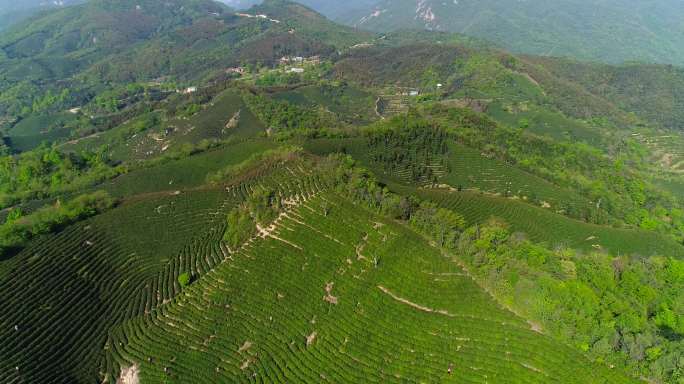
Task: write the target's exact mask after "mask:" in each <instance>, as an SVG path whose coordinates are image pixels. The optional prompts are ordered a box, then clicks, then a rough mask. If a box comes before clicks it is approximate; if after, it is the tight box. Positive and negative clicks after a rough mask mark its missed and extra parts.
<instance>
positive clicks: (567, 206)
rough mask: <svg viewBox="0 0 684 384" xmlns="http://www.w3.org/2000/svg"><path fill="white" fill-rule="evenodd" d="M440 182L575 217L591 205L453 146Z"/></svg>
mask: <svg viewBox="0 0 684 384" xmlns="http://www.w3.org/2000/svg"><path fill="white" fill-rule="evenodd" d="M442 180H443V181H444V182H445V183H447V184H449V185H451V186H452V187H461V188H462V189H477V190H480V191H483V192H489V193H494V194H499V195H503V196H507V197H517V198H519V199H522V200H532V201H534V203H535V204H539V205H540V206H543V207H544V208H547V209H549V210H550V211H552V212H557V213H561V214H567V213H569V212H572V213H579V212H581V211H583V210H585V209H586V208H587V207H589V206H592V205H595V204H594V203H592V202H590V201H589V200H587V199H585V198H583V197H582V196H580V195H578V194H577V193H575V192H573V191H570V190H566V189H563V188H560V187H558V186H556V185H554V184H552V183H550V182H548V181H546V180H544V179H542V178H540V177H537V176H535V175H532V174H529V173H527V172H525V171H522V170H520V169H518V168H515V167H513V166H510V165H507V164H504V163H502V162H500V161H498V160H496V159H492V158H488V157H486V156H485V155H483V154H482V153H481V152H480V151H478V150H476V149H473V148H469V147H466V146H464V145H460V144H456V143H452V144H450V154H449V174H448V175H446V176H445V177H443V178H442Z"/></svg>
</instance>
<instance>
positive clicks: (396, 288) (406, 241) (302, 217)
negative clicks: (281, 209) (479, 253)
mask: <svg viewBox="0 0 684 384" xmlns="http://www.w3.org/2000/svg"><path fill="white" fill-rule="evenodd" d="M326 206H327V207H328V208H329V213H328V214H327V215H326V214H325V212H326ZM288 216H290V217H291V218H284V219H283V220H282V221H281V222H280V223H279V226H282V228H288V229H282V230H278V231H277V235H275V236H274V237H267V238H265V239H263V240H259V241H258V242H256V243H254V244H252V245H251V246H249V247H248V248H246V249H244V250H241V251H239V252H237V253H234V254H233V255H232V259H233V261H231V262H226V263H224V264H221V265H220V266H218V267H217V268H216V269H215V270H214V271H213V272H212V273H211V274H209V275H207V276H206V277H205V278H204V279H202V280H200V281H199V282H198V283H197V284H193V286H192V287H191V288H190V289H189V290H188V291H186V292H185V293H184V294H182V295H180V296H178V297H177V298H176V299H175V300H174V301H173V303H171V304H169V305H168V306H166V307H165V308H164V310H163V311H153V312H152V313H150V314H149V315H145V316H144V317H140V318H138V319H134V320H131V321H129V322H127V323H125V324H124V325H123V326H122V327H120V328H119V329H118V330H117V332H116V333H115V335H116V337H115V339H114V340H113V343H112V344H111V345H112V347H113V350H112V354H113V356H114V357H113V358H114V359H116V360H117V361H118V362H119V363H120V364H121V365H122V366H124V367H127V366H130V365H133V364H137V365H138V366H139V367H140V379H141V380H144V381H146V382H150V383H162V382H165V381H169V380H172V381H184V382H185V381H187V382H197V383H203V382H214V381H225V380H238V381H248V380H250V379H253V378H255V377H256V378H258V379H259V380H262V381H264V382H282V381H298V382H316V383H317V382H320V380H321V375H323V376H324V377H326V378H327V379H328V380H335V381H340V382H364V383H365V382H402V381H405V380H412V381H413V380H415V381H422V380H431V379H436V378H438V379H439V380H440V381H444V382H461V381H465V382H478V381H483V380H511V379H513V380H524V381H526V382H539V383H541V382H545V381H547V379H548V377H549V376H553V377H557V378H562V380H563V382H568V383H572V382H578V383H580V382H581V383H594V382H596V383H598V382H606V381H607V382H611V383H622V382H625V383H627V382H633V381H632V380H629V379H627V378H626V377H624V376H621V375H620V374H619V373H617V372H616V371H614V370H613V371H611V370H609V369H607V368H606V367H603V366H601V365H592V364H590V363H589V362H587V361H584V359H583V358H582V357H581V355H579V354H578V352H575V351H573V350H571V349H568V348H565V347H559V346H558V345H557V344H556V342H555V341H554V340H553V339H550V338H548V337H546V336H543V335H540V334H538V333H535V332H533V331H532V330H530V328H529V326H528V325H527V324H526V323H525V322H524V321H522V320H521V319H519V318H517V317H515V315H513V314H512V313H510V312H508V311H506V310H503V309H501V308H499V307H498V306H497V305H496V304H495V303H494V302H493V301H492V300H491V298H490V297H488V295H487V294H486V293H485V292H483V291H482V290H480V289H479V287H477V286H476V285H475V284H474V283H473V282H472V280H471V279H470V278H468V277H467V276H464V275H463V273H464V272H463V270H462V269H460V268H459V267H458V266H457V265H456V264H454V263H452V262H451V261H450V260H449V259H447V258H444V257H442V256H441V254H440V252H439V251H438V250H437V249H435V248H432V247H430V246H428V245H427V243H426V242H424V241H423V240H422V239H421V238H420V237H419V236H417V235H415V234H414V233H412V232H411V231H409V230H407V229H405V228H403V227H402V226H399V225H397V224H395V223H391V222H388V221H385V220H383V219H381V218H379V217H377V216H375V215H372V214H370V213H368V212H367V211H365V210H363V209H359V208H358V207H357V206H355V205H353V204H351V203H350V202H349V201H347V200H345V199H344V198H343V197H342V196H340V195H336V194H329V193H328V194H324V195H322V196H320V197H316V198H314V199H311V200H309V201H308V202H307V203H306V204H305V205H303V206H301V207H297V208H294V209H292V211H291V213H290V215H288ZM274 265H278V268H273V266H274ZM249 291H254V292H256V291H259V292H260V293H259V294H257V295H251V294H249V295H248V294H244V292H249ZM436 291H438V292H440V294H439V295H431V294H429V293H428V292H436ZM194 307H198V308H203V311H202V313H201V314H199V313H198V312H194V311H189V310H188V308H194ZM409 338H410V340H412V341H411V342H401V340H408V339H409ZM529 345H534V348H533V349H532V351H530V349H529V348H525V347H523V346H529ZM219 351H221V353H218V352H219ZM376 351H377V352H376ZM379 351H382V352H379ZM151 356H154V358H152V359H149V357H151ZM551 356H553V358H552V359H551V358H549V357H551ZM588 366H591V369H589V368H587V367H588ZM449 370H451V371H452V373H451V374H450V373H449V372H448V371H449Z"/></svg>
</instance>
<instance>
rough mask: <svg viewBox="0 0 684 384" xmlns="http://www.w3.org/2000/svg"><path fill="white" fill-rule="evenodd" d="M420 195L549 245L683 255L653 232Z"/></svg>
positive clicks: (452, 195) (484, 200) (472, 199)
mask: <svg viewBox="0 0 684 384" xmlns="http://www.w3.org/2000/svg"><path fill="white" fill-rule="evenodd" d="M418 194H419V196H421V197H422V198H425V199H428V200H430V201H434V202H436V203H437V204H439V205H440V206H442V207H445V208H449V209H451V210H453V211H455V212H458V213H459V214H461V215H463V216H464V217H465V219H466V220H467V221H468V223H469V224H471V225H472V224H478V223H483V222H485V221H487V220H489V219H491V218H499V219H503V220H504V221H505V222H506V223H507V224H509V225H510V226H511V230H512V231H514V232H521V233H524V234H526V235H527V236H528V237H529V238H530V239H531V240H533V241H536V242H542V243H547V244H549V245H551V246H558V245H559V246H568V247H573V248H578V249H582V250H585V251H592V250H602V249H603V250H607V251H610V252H611V253H613V254H616V255H617V254H636V255H640V256H651V255H670V256H677V257H684V247H682V246H681V245H680V244H678V243H677V242H675V241H674V240H671V239H668V238H666V237H664V236H660V235H658V234H656V233H653V232H649V231H641V230H631V229H616V228H611V227H608V226H600V225H593V224H588V223H585V222H582V221H579V220H575V219H571V218H568V217H565V216H561V215H558V214H555V213H553V212H550V211H548V210H546V209H543V208H539V207H534V206H531V205H529V204H526V203H523V202H521V201H516V200H512V199H507V198H503V197H495V196H488V195H485V194H481V193H474V192H449V191H427V190H425V191H420V192H419V193H418Z"/></svg>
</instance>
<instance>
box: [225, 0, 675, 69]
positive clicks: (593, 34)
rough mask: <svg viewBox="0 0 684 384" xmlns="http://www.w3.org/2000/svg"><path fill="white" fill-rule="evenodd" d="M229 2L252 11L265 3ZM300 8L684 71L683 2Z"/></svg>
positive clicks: (524, 49)
mask: <svg viewBox="0 0 684 384" xmlns="http://www.w3.org/2000/svg"><path fill="white" fill-rule="evenodd" d="M224 2H226V3H228V4H230V5H232V6H237V7H247V6H250V5H252V4H253V3H255V2H258V0H224ZM299 2H301V3H302V4H305V5H307V6H309V7H312V8H313V9H315V10H317V11H319V12H321V13H323V14H324V15H326V16H328V17H329V18H331V19H333V20H335V21H338V22H342V23H344V24H347V25H350V26H355V27H359V28H363V29H368V30H372V31H377V32H389V31H395V30H398V29H427V30H437V31H447V32H458V33H463V34H467V35H470V36H473V37H478V38H482V39H486V40H489V41H491V42H493V43H496V44H498V45H500V46H502V47H505V48H506V49H508V50H511V51H514V52H519V53H527V54H534V55H544V56H568V57H572V58H575V59H580V60H590V61H602V62H607V63H622V62H627V61H641V62H651V63H665V64H677V65H684V48H683V47H684V23H682V21H681V20H683V19H684V2H682V1H677V0H656V1H634V0H599V1H593V2H587V1H584V0H555V1H543V0H526V1H520V0H452V1H444V0H350V1H330V0H300V1H299Z"/></svg>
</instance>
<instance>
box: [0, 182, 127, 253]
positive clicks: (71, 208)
mask: <svg viewBox="0 0 684 384" xmlns="http://www.w3.org/2000/svg"><path fill="white" fill-rule="evenodd" d="M115 204H116V200H115V199H113V198H112V197H110V196H109V195H108V194H107V193H106V192H104V191H97V192H95V193H91V194H86V195H81V196H79V197H76V198H75V199H73V200H70V201H67V202H66V203H62V202H61V201H59V200H57V202H56V203H55V204H54V205H51V206H46V207H43V208H41V209H39V210H37V211H35V212H33V213H31V214H28V215H25V216H24V215H23V214H22V212H21V210H20V209H13V210H12V211H10V213H9V215H8V216H7V219H6V221H5V223H4V224H2V225H0V255H2V254H3V253H5V252H7V251H9V250H12V249H18V248H21V247H23V246H25V245H26V244H27V243H28V242H29V240H31V239H32V238H34V237H36V236H38V235H41V234H45V233H49V232H52V231H54V230H56V229H59V228H61V227H64V226H66V225H68V224H71V223H74V222H76V221H79V220H83V219H85V218H87V217H90V216H94V215H96V214H98V213H101V212H104V211H106V210H108V209H110V208H112V207H113V206H114V205H115Z"/></svg>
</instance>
